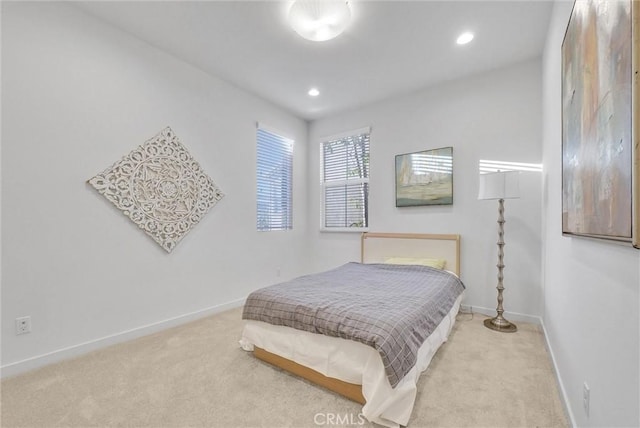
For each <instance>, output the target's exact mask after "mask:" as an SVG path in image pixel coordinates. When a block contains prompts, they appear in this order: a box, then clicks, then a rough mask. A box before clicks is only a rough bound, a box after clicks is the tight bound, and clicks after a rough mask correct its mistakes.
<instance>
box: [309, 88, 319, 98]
mask: <svg viewBox="0 0 640 428" xmlns="http://www.w3.org/2000/svg"><path fill="white" fill-rule="evenodd" d="M308 94H309V95H311V96H312V97H317V96H318V95H320V91H319V90H317V89H316V88H311V89H309V92H308Z"/></svg>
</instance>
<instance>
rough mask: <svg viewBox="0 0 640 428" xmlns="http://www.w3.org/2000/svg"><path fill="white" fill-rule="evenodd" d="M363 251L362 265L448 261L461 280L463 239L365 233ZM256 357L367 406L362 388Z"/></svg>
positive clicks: (267, 355)
mask: <svg viewBox="0 0 640 428" xmlns="http://www.w3.org/2000/svg"><path fill="white" fill-rule="evenodd" d="M360 251H361V256H360V260H361V262H362V263H377V262H383V261H384V260H385V259H387V258H389V257H423V258H439V259H445V260H446V261H447V264H446V266H445V269H446V270H449V271H451V272H454V273H455V274H456V275H458V276H460V235H433V234H419V233H370V232H366V233H363V234H362V238H361V246H360ZM253 355H254V356H255V357H256V358H259V359H261V360H263V361H265V362H267V363H269V364H272V365H274V366H276V367H279V368H281V369H283V370H285V371H287V372H289V373H292V374H294V375H296V376H299V377H301V378H304V379H306V380H308V381H309V382H311V383H314V384H316V385H320V386H322V387H324V388H327V389H328V390H330V391H333V392H335V393H337V394H340V395H342V396H344V397H347V398H348V399H350V400H353V401H355V402H357V403H360V404H365V402H366V400H365V398H364V395H363V394H362V385H357V384H353V383H348V382H344V381H342V380H340V379H335V378H332V377H327V376H325V375H323V374H322V373H319V372H317V371H315V370H312V369H310V368H308V367H306V366H303V365H301V364H298V363H296V362H294V361H291V360H289V359H287V358H284V357H281V356H279V355H276V354H273V353H271V352H269V351H265V350H264V349H262V348H258V347H257V346H256V347H254V350H253Z"/></svg>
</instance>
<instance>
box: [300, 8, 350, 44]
mask: <svg viewBox="0 0 640 428" xmlns="http://www.w3.org/2000/svg"><path fill="white" fill-rule="evenodd" d="M349 21H351V8H350V7H349V2H348V1H346V0H296V1H295V2H294V3H293V5H291V9H289V24H290V25H291V27H292V28H293V29H294V30H295V32H296V33H298V34H299V35H300V36H302V37H304V38H305V39H307V40H312V41H314V42H323V41H325V40H330V39H333V38H334V37H337V36H338V35H340V34H341V33H342V32H343V31H344V29H345V28H347V25H348V24H349Z"/></svg>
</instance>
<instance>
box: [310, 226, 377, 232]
mask: <svg viewBox="0 0 640 428" xmlns="http://www.w3.org/2000/svg"><path fill="white" fill-rule="evenodd" d="M368 231H369V228H368V227H321V228H320V232H329V233H335V232H338V233H344V232H346V233H363V232H368Z"/></svg>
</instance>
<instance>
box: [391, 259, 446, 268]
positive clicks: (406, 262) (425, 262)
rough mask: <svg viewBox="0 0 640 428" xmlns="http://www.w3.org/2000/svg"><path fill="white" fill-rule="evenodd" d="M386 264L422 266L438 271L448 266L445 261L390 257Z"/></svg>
mask: <svg viewBox="0 0 640 428" xmlns="http://www.w3.org/2000/svg"><path fill="white" fill-rule="evenodd" d="M384 262H385V263H386V264H390V265H420V266H429V267H432V268H436V269H444V267H445V265H446V264H447V261H446V260H445V259H424V258H416V257H390V258H388V259H386V260H385V261H384Z"/></svg>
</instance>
